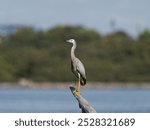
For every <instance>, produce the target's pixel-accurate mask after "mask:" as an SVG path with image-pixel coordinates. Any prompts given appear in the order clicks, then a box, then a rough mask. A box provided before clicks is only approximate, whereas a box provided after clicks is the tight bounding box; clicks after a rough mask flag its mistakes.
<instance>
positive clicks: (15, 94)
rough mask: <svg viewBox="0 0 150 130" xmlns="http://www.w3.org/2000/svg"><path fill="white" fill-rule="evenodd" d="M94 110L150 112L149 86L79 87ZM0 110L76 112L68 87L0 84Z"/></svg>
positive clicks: (75, 102) (76, 104)
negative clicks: (146, 87)
mask: <svg viewBox="0 0 150 130" xmlns="http://www.w3.org/2000/svg"><path fill="white" fill-rule="evenodd" d="M82 96H83V97H85V98H86V99H87V100H88V101H89V102H90V104H92V106H93V107H94V108H95V109H96V111H97V112H131V113H132V112H150V89H138V88H135V89H133V88H132V89H129V88H122V89H82ZM0 112H50V113H51V112H56V113H63V112H67V113H68V112H69V113H70V112H73V113H74V112H80V110H79V108H78V103H77V101H76V100H75V98H74V97H73V96H72V94H71V92H70V90H69V89H19V88H13V89H11V88H0Z"/></svg>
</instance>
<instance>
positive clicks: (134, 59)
mask: <svg viewBox="0 0 150 130" xmlns="http://www.w3.org/2000/svg"><path fill="white" fill-rule="evenodd" d="M71 38H74V39H76V41H77V44H78V47H77V49H76V56H77V57H79V58H80V59H81V61H82V62H83V63H84V65H85V68H86V73H87V80H88V81H102V82H112V81H114V82H148V81H150V31H149V30H145V31H144V32H141V33H140V34H139V35H138V37H137V38H133V37H131V36H129V35H128V34H127V33H125V32H123V31H118V32H112V33H110V34H107V35H102V34H100V33H98V32H96V31H95V30H92V29H87V28H84V27H81V26H56V27H54V28H52V29H49V30H35V29H34V28H31V27H22V28H19V29H18V30H17V31H16V32H14V33H11V34H8V35H5V36H1V43H0V82H7V81H11V82H16V81H19V80H20V79H22V78H25V79H29V80H33V81H36V82H47V81H53V82H67V81H72V80H74V77H73V75H72V73H71V70H70V49H71V46H72V45H71V44H69V43H66V40H67V39H71Z"/></svg>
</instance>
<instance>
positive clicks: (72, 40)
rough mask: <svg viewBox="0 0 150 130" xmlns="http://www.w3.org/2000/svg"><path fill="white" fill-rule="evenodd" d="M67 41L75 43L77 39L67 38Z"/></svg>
mask: <svg viewBox="0 0 150 130" xmlns="http://www.w3.org/2000/svg"><path fill="white" fill-rule="evenodd" d="M67 42H69V43H73V44H74V43H75V42H76V41H75V40H74V39H70V40H67Z"/></svg>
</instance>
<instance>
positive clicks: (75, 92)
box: [73, 73, 80, 95]
mask: <svg viewBox="0 0 150 130" xmlns="http://www.w3.org/2000/svg"><path fill="white" fill-rule="evenodd" d="M73 94H74V95H77V94H80V74H79V73H78V85H77V89H76V90H75V91H74V92H73Z"/></svg>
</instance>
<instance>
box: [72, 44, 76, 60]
mask: <svg viewBox="0 0 150 130" xmlns="http://www.w3.org/2000/svg"><path fill="white" fill-rule="evenodd" d="M76 47H77V45H76V43H73V46H72V48H71V59H74V58H75V57H76V56H75V49H76Z"/></svg>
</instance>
